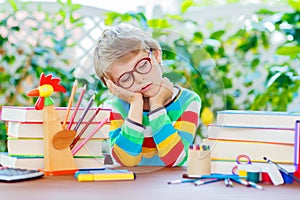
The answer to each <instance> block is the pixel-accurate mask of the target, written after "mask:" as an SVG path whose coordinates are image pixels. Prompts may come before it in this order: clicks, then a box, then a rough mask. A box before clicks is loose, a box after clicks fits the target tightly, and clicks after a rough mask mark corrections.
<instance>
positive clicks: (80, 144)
mask: <svg viewBox="0 0 300 200" xmlns="http://www.w3.org/2000/svg"><path fill="white" fill-rule="evenodd" d="M107 121H108V119H107V118H105V119H103V120H102V121H101V122H100V123H99V125H98V126H97V127H96V128H95V130H93V131H92V132H91V133H90V134H89V135H88V136H87V137H86V138H84V139H83V140H82V141H81V142H80V143H79V144H78V146H76V147H75V148H74V149H72V155H75V154H76V153H77V152H78V151H79V150H80V149H81V148H82V147H83V146H84V145H85V144H86V143H87V142H88V141H89V140H90V139H91V138H92V137H93V136H94V135H95V134H96V133H97V132H98V131H99V130H100V129H101V128H102V127H103V126H104V124H105V123H106V122H107Z"/></svg>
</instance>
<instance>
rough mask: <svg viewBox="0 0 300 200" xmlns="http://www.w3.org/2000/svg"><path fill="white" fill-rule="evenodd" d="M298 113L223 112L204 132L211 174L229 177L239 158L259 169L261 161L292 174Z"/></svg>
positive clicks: (296, 152) (299, 115) (219, 113)
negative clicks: (277, 164)
mask: <svg viewBox="0 0 300 200" xmlns="http://www.w3.org/2000/svg"><path fill="white" fill-rule="evenodd" d="M299 119H300V113H287V112H265V111H241V110H225V111H219V112H218V113H217V118H216V123H215V124H210V125H209V126H208V129H207V143H208V144H209V145H210V148H211V159H212V162H211V167H212V169H211V170H212V172H213V173H231V172H232V169H233V167H234V166H236V165H237V162H236V159H237V157H238V156H239V155H242V154H244V155H247V156H248V157H249V158H250V159H251V162H252V163H255V164H256V165H259V166H262V167H263V165H264V164H265V163H266V161H265V160H264V157H266V158H268V159H270V160H272V161H274V162H276V163H279V164H281V165H282V166H283V167H285V168H286V169H287V170H288V171H291V172H292V171H295V165H294V164H298V163H296V162H295V158H296V155H298V154H299V152H298V151H297V150H295V143H296V141H295V140H296V137H295V134H296V132H295V124H296V121H297V120H299Z"/></svg>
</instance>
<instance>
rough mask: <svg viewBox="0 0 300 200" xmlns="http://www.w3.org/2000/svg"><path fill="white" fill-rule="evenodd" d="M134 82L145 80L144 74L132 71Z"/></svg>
mask: <svg viewBox="0 0 300 200" xmlns="http://www.w3.org/2000/svg"><path fill="white" fill-rule="evenodd" d="M133 76H134V81H135V83H143V82H144V80H145V74H139V73H137V72H133Z"/></svg>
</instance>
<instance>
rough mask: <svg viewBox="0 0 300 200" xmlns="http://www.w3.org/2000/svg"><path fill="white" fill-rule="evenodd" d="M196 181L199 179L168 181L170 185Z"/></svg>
mask: <svg viewBox="0 0 300 200" xmlns="http://www.w3.org/2000/svg"><path fill="white" fill-rule="evenodd" d="M196 180H197V179H182V180H174V181H168V184H181V183H194V182H195V181H196Z"/></svg>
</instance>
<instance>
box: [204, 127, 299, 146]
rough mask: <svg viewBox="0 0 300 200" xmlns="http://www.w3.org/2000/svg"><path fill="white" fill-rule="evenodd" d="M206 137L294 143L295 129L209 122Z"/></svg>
mask: <svg viewBox="0 0 300 200" xmlns="http://www.w3.org/2000/svg"><path fill="white" fill-rule="evenodd" d="M207 137H208V138H209V139H219V140H234V141H248V142H266V143H278V144H294V142H295V129H294V128H265V127H251V126H249V127H247V126H222V125H218V124H210V125H209V126H208V129H207Z"/></svg>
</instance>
